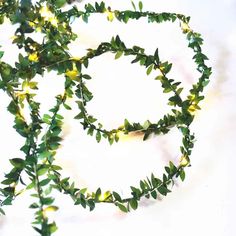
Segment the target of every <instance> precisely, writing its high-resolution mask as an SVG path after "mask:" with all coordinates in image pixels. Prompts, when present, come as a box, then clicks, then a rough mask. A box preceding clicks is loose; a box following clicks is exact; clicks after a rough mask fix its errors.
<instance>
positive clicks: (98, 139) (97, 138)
mask: <svg viewBox="0 0 236 236" xmlns="http://www.w3.org/2000/svg"><path fill="white" fill-rule="evenodd" d="M101 138H102V135H101V132H100V131H97V134H96V140H97V142H98V143H99V142H100V141H101Z"/></svg>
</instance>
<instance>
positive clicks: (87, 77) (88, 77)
mask: <svg viewBox="0 0 236 236" xmlns="http://www.w3.org/2000/svg"><path fill="white" fill-rule="evenodd" d="M82 77H83V78H84V79H87V80H90V79H92V77H91V76H90V75H82Z"/></svg>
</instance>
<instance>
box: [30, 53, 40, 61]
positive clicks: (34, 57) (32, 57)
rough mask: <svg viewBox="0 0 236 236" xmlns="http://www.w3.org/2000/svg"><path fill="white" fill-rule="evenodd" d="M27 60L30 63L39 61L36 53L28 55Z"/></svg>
mask: <svg viewBox="0 0 236 236" xmlns="http://www.w3.org/2000/svg"><path fill="white" fill-rule="evenodd" d="M28 59H29V60H30V61H32V62H38V61H39V57H38V53H37V52H33V53H31V54H29V56H28Z"/></svg>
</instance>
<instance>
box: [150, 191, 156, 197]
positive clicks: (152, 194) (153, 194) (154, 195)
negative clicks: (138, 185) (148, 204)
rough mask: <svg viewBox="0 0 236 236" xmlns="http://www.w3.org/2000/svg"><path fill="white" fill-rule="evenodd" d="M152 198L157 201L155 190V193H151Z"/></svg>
mask: <svg viewBox="0 0 236 236" xmlns="http://www.w3.org/2000/svg"><path fill="white" fill-rule="evenodd" d="M151 196H152V197H153V198H154V199H157V192H156V190H153V191H152V192H151Z"/></svg>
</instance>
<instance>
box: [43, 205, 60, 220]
mask: <svg viewBox="0 0 236 236" xmlns="http://www.w3.org/2000/svg"><path fill="white" fill-rule="evenodd" d="M57 210H58V207H57V206H48V207H46V208H44V209H43V215H44V217H46V218H49V216H50V218H51V216H52V215H53V213H54V212H55V211H57Z"/></svg>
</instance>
